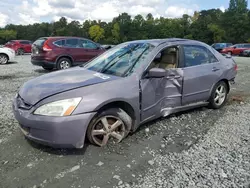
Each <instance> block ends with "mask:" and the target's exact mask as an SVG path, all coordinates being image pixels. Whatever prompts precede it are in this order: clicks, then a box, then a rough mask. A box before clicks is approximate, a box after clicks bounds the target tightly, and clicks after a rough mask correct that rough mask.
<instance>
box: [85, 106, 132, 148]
mask: <svg viewBox="0 0 250 188" xmlns="http://www.w3.org/2000/svg"><path fill="white" fill-rule="evenodd" d="M131 126H132V119H131V117H130V116H129V115H128V114H127V113H126V112H125V111H123V110H122V109H120V108H111V109H107V110H104V111H103V112H101V113H100V114H99V115H97V117H95V118H94V119H93V120H92V121H91V122H90V124H89V126H88V129H87V138H88V140H89V141H90V142H91V143H92V144H95V145H97V146H101V147H102V146H105V145H107V144H108V143H110V142H111V141H113V142H114V143H119V142H121V141H122V140H123V139H124V138H125V137H126V136H127V135H128V133H129V131H130V130H131Z"/></svg>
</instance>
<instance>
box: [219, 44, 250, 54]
mask: <svg viewBox="0 0 250 188" xmlns="http://www.w3.org/2000/svg"><path fill="white" fill-rule="evenodd" d="M247 49H250V43H245V44H235V45H233V46H230V47H228V48H224V49H223V50H221V53H224V54H230V55H240V54H241V53H242V52H243V51H244V50H247Z"/></svg>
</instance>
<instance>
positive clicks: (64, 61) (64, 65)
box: [57, 57, 72, 70]
mask: <svg viewBox="0 0 250 188" xmlns="http://www.w3.org/2000/svg"><path fill="white" fill-rule="evenodd" d="M71 65H72V62H71V60H70V59H69V58H65V57H63V58H61V59H59V60H58V62H57V69H58V70H62V69H68V68H70V67H71Z"/></svg>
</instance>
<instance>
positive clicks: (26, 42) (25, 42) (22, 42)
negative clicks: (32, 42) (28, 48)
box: [20, 41, 29, 44]
mask: <svg viewBox="0 0 250 188" xmlns="http://www.w3.org/2000/svg"><path fill="white" fill-rule="evenodd" d="M20 43H21V44H29V42H28V41H21V42H20Z"/></svg>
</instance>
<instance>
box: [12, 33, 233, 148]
mask: <svg viewBox="0 0 250 188" xmlns="http://www.w3.org/2000/svg"><path fill="white" fill-rule="evenodd" d="M236 74H237V65H236V63H235V62H234V60H233V59H232V58H231V57H230V56H222V55H221V54H220V53H218V52H217V51H216V50H214V49H213V48H212V47H210V46H208V45H206V44H204V43H202V42H199V41H192V40H185V39H176V38H172V39H155V40H141V41H132V42H126V43H122V44H120V45H117V46H115V47H114V48H112V49H110V50H109V51H107V52H105V53H104V54H102V55H100V56H98V57H97V58H95V59H93V60H92V61H90V62H88V63H87V64H86V65H83V66H80V67H75V68H71V69H68V70H62V71H57V72H53V73H49V74H46V75H43V76H40V77H37V78H35V79H32V80H30V81H28V82H27V83H25V84H24V85H23V86H22V87H21V89H20V91H19V92H18V94H17V95H16V97H15V99H14V102H13V111H14V115H15V117H16V119H17V121H18V122H19V124H20V128H21V130H22V132H23V133H24V135H25V137H27V138H28V139H31V140H33V141H36V142H39V143H42V144H45V145H49V146H52V147H60V148H65V147H66V148H70V147H74V148H82V147H83V146H84V143H85V139H86V138H87V139H88V140H89V141H90V142H91V143H93V144H95V145H97V146H105V145H106V144H108V143H109V142H116V143H118V142H121V141H122V140H123V139H124V138H125V137H126V136H127V135H128V134H129V133H130V132H134V131H136V129H137V128H138V127H139V126H140V125H141V124H143V123H146V122H149V121H151V120H154V119H156V118H159V117H166V116H168V115H170V114H172V113H175V112H180V111H183V110H187V109H190V108H195V107H200V106H209V107H211V108H214V109H218V108H221V107H222V106H223V105H224V104H225V102H226V99H227V96H228V93H229V91H230V85H231V84H232V83H234V79H235V77H236Z"/></svg>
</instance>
